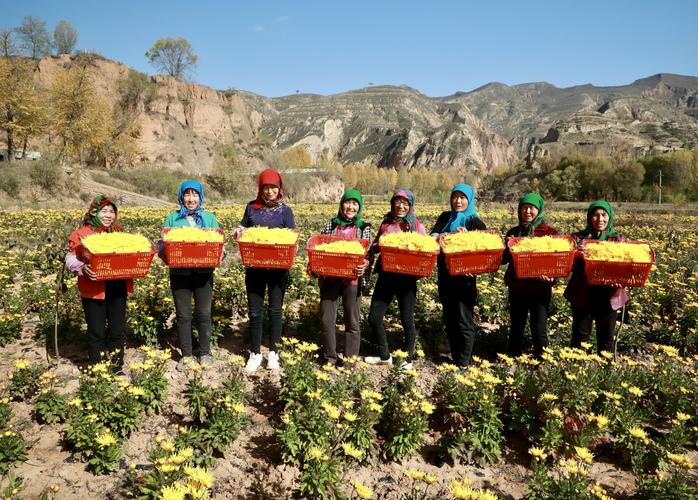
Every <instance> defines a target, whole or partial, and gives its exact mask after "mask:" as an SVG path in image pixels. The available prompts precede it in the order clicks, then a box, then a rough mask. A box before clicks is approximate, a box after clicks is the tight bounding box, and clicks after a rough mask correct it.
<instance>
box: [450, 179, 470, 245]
mask: <svg viewBox="0 0 698 500" xmlns="http://www.w3.org/2000/svg"><path fill="white" fill-rule="evenodd" d="M453 193H463V194H464V195H465V197H466V198H467V199H468V208H466V209H465V210H463V211H462V212H456V209H455V208H453ZM450 199H451V202H450V203H451V217H450V218H449V219H448V223H447V224H446V227H445V228H444V230H445V231H446V232H448V233H452V232H454V231H455V230H456V229H457V228H459V227H465V226H466V225H467V224H468V222H469V221H470V220H471V219H475V218H477V212H476V211H475V191H474V190H473V188H472V187H471V186H470V185H469V184H456V185H455V186H453V189H451V197H450Z"/></svg>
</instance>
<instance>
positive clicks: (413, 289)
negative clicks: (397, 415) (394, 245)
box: [364, 189, 426, 370]
mask: <svg viewBox="0 0 698 500" xmlns="http://www.w3.org/2000/svg"><path fill="white" fill-rule="evenodd" d="M399 232H417V233H420V234H424V235H426V230H425V229H424V225H423V224H422V223H421V222H420V221H419V219H417V218H416V217H415V215H414V195H413V194H412V192H411V191H409V190H407V189H399V190H397V191H395V194H393V197H392V198H391V199H390V212H388V213H387V214H386V215H385V217H384V218H383V222H382V223H381V225H380V228H379V229H378V234H377V235H376V239H375V241H374V242H373V244H372V245H371V251H372V254H373V255H375V254H377V253H379V252H380V238H381V236H383V235H384V234H390V233H399ZM376 272H377V273H378V280H377V282H376V288H375V290H374V291H373V297H372V298H371V309H370V312H369V314H368V323H369V324H370V325H371V330H372V331H373V336H374V338H375V342H376V345H377V347H378V356H366V358H364V360H365V361H366V363H368V364H370V365H378V364H382V365H389V364H392V362H393V358H392V356H391V354H390V348H389V347H388V337H387V335H386V333H385V325H383V319H384V318H385V313H386V311H387V310H388V306H389V305H390V302H391V301H392V300H393V297H397V303H398V307H399V308H400V322H401V323H402V329H403V330H404V332H405V344H404V345H405V351H407V359H406V360H405V361H404V362H403V364H402V365H401V368H403V369H405V370H409V369H411V368H412V359H413V357H414V347H415V342H416V340H417V329H416V328H415V326H414V306H415V301H416V299H417V279H418V278H417V277H415V276H410V275H407V274H397V273H389V272H385V271H383V267H382V265H381V261H380V258H379V259H378V262H377V263H376Z"/></svg>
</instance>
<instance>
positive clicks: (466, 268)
mask: <svg viewBox="0 0 698 500" xmlns="http://www.w3.org/2000/svg"><path fill="white" fill-rule="evenodd" d="M482 232H487V233H492V234H499V233H498V232H497V231H490V230H487V231H482ZM441 249H442V250H441V251H442V252H443V246H442V247H441ZM503 253H504V245H503V244H502V248H498V249H493V250H473V251H464V252H453V253H446V252H444V260H445V261H446V269H448V274H450V275H451V276H458V275H462V274H483V273H496V272H497V271H498V270H499V266H500V265H501V264H502V254H503Z"/></svg>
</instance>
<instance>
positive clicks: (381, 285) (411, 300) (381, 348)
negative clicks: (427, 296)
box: [368, 272, 417, 361]
mask: <svg viewBox="0 0 698 500" xmlns="http://www.w3.org/2000/svg"><path fill="white" fill-rule="evenodd" d="M393 297H397V304H398V307H399V308H400V322H401V323H402V329H403V330H404V332H405V343H404V346H405V351H406V352H407V354H408V358H407V360H408V361H410V360H412V358H413V357H414V346H415V342H416V341H417V328H416V327H415V326H414V306H415V303H416V301H417V278H415V277H414V276H408V275H405V274H396V273H386V272H381V273H379V275H378V280H377V281H376V288H375V289H374V291H373V297H372V298H371V309H370V311H369V313H368V323H369V325H371V330H372V331H373V338H374V342H375V344H376V346H377V348H378V355H379V356H380V357H381V359H388V358H389V357H390V347H389V346H388V336H387V334H386V332H385V325H384V324H383V320H384V318H385V313H386V312H387V311H388V306H389V305H390V302H391V301H392V300H393Z"/></svg>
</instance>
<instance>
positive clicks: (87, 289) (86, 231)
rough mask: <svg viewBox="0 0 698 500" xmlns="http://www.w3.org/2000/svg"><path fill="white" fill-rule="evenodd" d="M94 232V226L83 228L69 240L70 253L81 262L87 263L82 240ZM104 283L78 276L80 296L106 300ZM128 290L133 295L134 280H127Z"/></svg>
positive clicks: (75, 232)
mask: <svg viewBox="0 0 698 500" xmlns="http://www.w3.org/2000/svg"><path fill="white" fill-rule="evenodd" d="M94 232H95V231H94V229H93V228H92V226H83V227H81V228H79V229H76V230H75V231H73V232H72V233H71V234H70V237H69V238H68V252H70V253H72V254H75V256H76V257H77V258H78V259H79V260H81V261H83V262H85V260H84V254H85V247H84V246H82V242H81V241H80V239H81V238H84V237H85V236H89V235H90V234H94ZM104 283H105V282H104V281H93V280H91V279H89V278H87V277H86V276H79V275H78V290H80V296H81V297H83V298H86V299H100V300H104V298H105V297H104V288H105V287H104ZM126 289H127V291H128V294H129V296H130V295H131V294H133V280H131V279H130V280H126Z"/></svg>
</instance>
